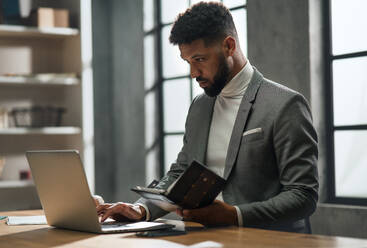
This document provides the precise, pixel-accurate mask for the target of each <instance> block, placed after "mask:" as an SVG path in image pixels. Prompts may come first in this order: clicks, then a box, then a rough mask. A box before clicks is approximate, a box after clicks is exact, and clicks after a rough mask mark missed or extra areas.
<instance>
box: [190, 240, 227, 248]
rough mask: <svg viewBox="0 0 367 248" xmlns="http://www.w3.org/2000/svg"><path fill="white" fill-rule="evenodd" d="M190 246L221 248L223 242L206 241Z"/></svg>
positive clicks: (193, 247) (192, 247)
mask: <svg viewBox="0 0 367 248" xmlns="http://www.w3.org/2000/svg"><path fill="white" fill-rule="evenodd" d="M188 247H189V248H220V247H223V245H222V244H221V243H217V242H214V241H204V242H200V243H196V244H193V245H190V246H188Z"/></svg>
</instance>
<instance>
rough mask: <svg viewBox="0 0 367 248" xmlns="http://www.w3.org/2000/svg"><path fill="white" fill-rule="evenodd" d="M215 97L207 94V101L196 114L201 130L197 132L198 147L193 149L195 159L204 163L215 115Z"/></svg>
mask: <svg viewBox="0 0 367 248" xmlns="http://www.w3.org/2000/svg"><path fill="white" fill-rule="evenodd" d="M215 99H216V98H215V97H208V96H205V101H206V102H205V103H203V104H201V106H202V108H201V109H200V111H199V114H198V115H197V116H196V122H195V123H196V125H195V126H196V127H198V129H199V131H198V132H196V138H195V140H196V142H195V146H196V148H195V149H193V151H195V154H194V157H193V159H196V160H198V161H199V162H201V163H202V164H206V161H205V160H206V149H207V146H208V137H209V130H210V124H211V121H212V117H213V108H214V104H215ZM190 163H191V161H190Z"/></svg>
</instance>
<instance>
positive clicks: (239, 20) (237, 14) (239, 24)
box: [232, 9, 247, 56]
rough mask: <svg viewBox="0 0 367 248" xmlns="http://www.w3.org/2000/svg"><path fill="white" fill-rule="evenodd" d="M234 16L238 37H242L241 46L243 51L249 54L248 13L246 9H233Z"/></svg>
mask: <svg viewBox="0 0 367 248" xmlns="http://www.w3.org/2000/svg"><path fill="white" fill-rule="evenodd" d="M232 17H233V21H234V24H235V25H236V30H237V34H238V38H239V39H240V47H241V49H242V52H243V53H244V54H245V56H247V13H246V10H245V9H239V10H235V11H232Z"/></svg>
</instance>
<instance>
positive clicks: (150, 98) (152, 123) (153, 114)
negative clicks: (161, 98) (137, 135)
mask: <svg viewBox="0 0 367 248" xmlns="http://www.w3.org/2000/svg"><path fill="white" fill-rule="evenodd" d="M157 117H158V111H157V101H156V92H155V91H153V92H149V94H148V95H146V96H145V147H146V149H149V148H150V147H151V146H152V145H153V143H154V141H155V140H156V139H157V136H158V131H157V130H158V118H157Z"/></svg>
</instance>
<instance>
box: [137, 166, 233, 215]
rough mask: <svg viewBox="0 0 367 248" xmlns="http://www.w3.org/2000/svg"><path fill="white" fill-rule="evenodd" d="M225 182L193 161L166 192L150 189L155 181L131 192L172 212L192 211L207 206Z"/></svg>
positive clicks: (155, 183)
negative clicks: (181, 209) (178, 208)
mask: <svg viewBox="0 0 367 248" xmlns="http://www.w3.org/2000/svg"><path fill="white" fill-rule="evenodd" d="M225 182H226V181H225V179H223V178H222V177H220V176H218V175H217V174H215V173H214V172H213V171H211V170H209V169H208V168H207V167H206V166H204V165H202V164H200V163H199V162H197V161H195V160H194V161H193V162H192V163H191V165H190V166H189V167H188V168H187V169H186V170H185V171H184V172H183V173H182V174H181V175H180V176H179V177H178V178H177V179H176V181H174V182H173V183H172V184H171V185H170V186H169V187H168V188H167V190H165V189H160V188H152V187H151V186H153V187H154V186H155V185H157V181H155V182H153V183H151V184H150V186H148V187H140V186H136V187H135V188H132V189H131V190H132V191H134V192H136V193H138V194H140V195H141V196H142V197H144V198H146V199H148V200H150V201H152V202H153V203H154V204H156V205H158V206H159V207H161V208H163V209H165V210H167V211H172V210H174V209H175V208H177V207H181V208H185V209H192V208H200V207H204V206H207V205H209V204H210V203H212V202H213V201H214V199H215V198H216V197H217V195H218V194H219V193H220V192H221V191H222V190H223V188H224V185H225Z"/></svg>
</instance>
